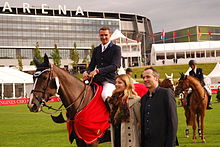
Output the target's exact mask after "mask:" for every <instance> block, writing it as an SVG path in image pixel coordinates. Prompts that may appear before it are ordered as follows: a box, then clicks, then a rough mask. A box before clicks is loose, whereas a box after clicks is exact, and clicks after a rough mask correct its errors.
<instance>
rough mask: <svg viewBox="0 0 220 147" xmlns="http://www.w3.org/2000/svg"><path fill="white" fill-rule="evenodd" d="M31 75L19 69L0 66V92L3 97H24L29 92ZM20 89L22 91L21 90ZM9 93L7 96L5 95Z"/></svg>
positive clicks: (31, 83) (31, 81)
mask: <svg viewBox="0 0 220 147" xmlns="http://www.w3.org/2000/svg"><path fill="white" fill-rule="evenodd" d="M32 85H33V76H32V75H30V74H27V73H24V72H21V71H19V70H16V69H13V68H9V67H0V87H1V88H0V94H1V98H5V97H13V98H15V97H25V96H27V94H29V93H30V91H31V89H32ZM21 91H22V92H21ZM7 95H9V96H7Z"/></svg>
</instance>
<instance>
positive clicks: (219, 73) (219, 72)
mask: <svg viewBox="0 0 220 147" xmlns="http://www.w3.org/2000/svg"><path fill="white" fill-rule="evenodd" d="M208 77H209V78H211V82H212V84H217V83H219V82H220V64H219V62H218V63H217V64H216V66H215V68H214V69H213V70H212V72H210V73H209V75H208Z"/></svg>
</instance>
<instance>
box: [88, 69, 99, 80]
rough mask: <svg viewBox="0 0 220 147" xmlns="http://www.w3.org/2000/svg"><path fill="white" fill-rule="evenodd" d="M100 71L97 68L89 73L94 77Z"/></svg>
mask: <svg viewBox="0 0 220 147" xmlns="http://www.w3.org/2000/svg"><path fill="white" fill-rule="evenodd" d="M98 73H99V70H98V69H96V70H93V71H92V72H90V74H89V77H92V78H93V77H94V76H95V75H97V74H98Z"/></svg>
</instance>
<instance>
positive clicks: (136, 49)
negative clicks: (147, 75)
mask: <svg viewBox="0 0 220 147" xmlns="http://www.w3.org/2000/svg"><path fill="white" fill-rule="evenodd" d="M110 40H112V41H113V42H114V43H115V44H117V45H119V46H120V47H121V51H122V65H123V67H125V68H127V67H129V66H140V65H141V64H142V63H141V42H137V41H136V40H133V39H130V38H128V37H126V36H125V35H123V34H122V32H121V31H120V30H118V29H116V30H115V31H114V33H113V34H112V35H111V38H110Z"/></svg>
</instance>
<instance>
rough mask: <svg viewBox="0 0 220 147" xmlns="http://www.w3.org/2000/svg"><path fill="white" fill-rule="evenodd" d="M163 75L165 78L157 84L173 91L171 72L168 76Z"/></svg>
mask: <svg viewBox="0 0 220 147" xmlns="http://www.w3.org/2000/svg"><path fill="white" fill-rule="evenodd" d="M165 76H166V78H165V79H164V80H163V81H162V82H159V86H160V87H163V88H170V89H171V90H172V91H174V89H175V87H174V82H173V73H172V74H171V75H170V76H168V75H167V74H166V73H165Z"/></svg>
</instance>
